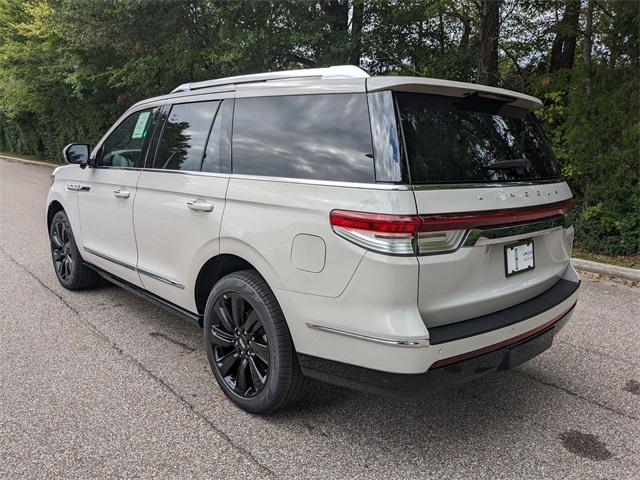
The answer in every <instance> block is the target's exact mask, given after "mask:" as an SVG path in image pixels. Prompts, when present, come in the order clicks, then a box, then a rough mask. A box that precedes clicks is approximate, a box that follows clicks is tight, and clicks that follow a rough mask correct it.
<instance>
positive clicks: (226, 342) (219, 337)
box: [211, 326, 233, 347]
mask: <svg viewBox="0 0 640 480" xmlns="http://www.w3.org/2000/svg"><path fill="white" fill-rule="evenodd" d="M211 343H213V344H214V345H217V346H219V347H232V346H233V336H232V335H229V334H228V333H227V332H225V331H224V330H221V329H220V328H218V327H215V326H214V327H211Z"/></svg>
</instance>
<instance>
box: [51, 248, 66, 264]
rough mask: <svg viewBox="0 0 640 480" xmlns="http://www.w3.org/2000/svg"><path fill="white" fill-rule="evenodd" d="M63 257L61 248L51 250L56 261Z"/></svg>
mask: <svg viewBox="0 0 640 480" xmlns="http://www.w3.org/2000/svg"><path fill="white" fill-rule="evenodd" d="M63 258H64V253H62V250H60V249H59V248H55V249H54V250H53V259H54V260H55V261H56V262H59V261H60V260H62V259H63Z"/></svg>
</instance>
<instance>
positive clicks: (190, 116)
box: [153, 100, 220, 172]
mask: <svg viewBox="0 0 640 480" xmlns="http://www.w3.org/2000/svg"><path fill="white" fill-rule="evenodd" d="M219 105H220V101H218V100H215V101H212V102H198V103H182V104H175V105H172V106H171V110H170V112H169V114H168V116H167V120H166V121H165V124H164V127H163V129H162V134H161V136H160V141H159V142H158V150H157V153H156V157H155V160H154V162H153V168H160V169H167V170H186V171H195V172H199V171H200V169H201V168H202V162H203V159H204V154H205V147H206V145H207V140H208V138H209V132H210V131H211V126H212V123H213V119H214V118H215V116H216V112H217V111H218V107H219Z"/></svg>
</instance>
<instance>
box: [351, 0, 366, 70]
mask: <svg viewBox="0 0 640 480" xmlns="http://www.w3.org/2000/svg"><path fill="white" fill-rule="evenodd" d="M363 22H364V0H353V13H352V16H351V55H350V56H349V63H350V64H351V65H357V66H360V60H361V58H362V24H363Z"/></svg>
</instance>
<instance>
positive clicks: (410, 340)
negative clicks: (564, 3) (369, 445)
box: [47, 66, 580, 412]
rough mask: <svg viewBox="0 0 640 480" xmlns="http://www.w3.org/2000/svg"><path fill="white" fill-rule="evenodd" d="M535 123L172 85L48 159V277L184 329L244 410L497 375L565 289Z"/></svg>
mask: <svg viewBox="0 0 640 480" xmlns="http://www.w3.org/2000/svg"><path fill="white" fill-rule="evenodd" d="M539 106H541V102H540V101H539V100H538V99H536V98H532V97H529V96H527V95H523V94H520V93H516V92H511V91H507V90H502V89H498V88H492V87H485V86H480V85H473V84H468V83H458V82H450V81H444V80H434V79H428V78H414V77H399V76H396V77H391V76H390V77H370V76H369V75H367V74H366V73H365V72H364V71H362V70H360V69H358V68H356V67H348V66H347V67H331V68H326V69H310V70H302V71H289V72H276V73H265V74H258V75H248V76H240V77H232V78H226V79H218V80H212V81H205V82H199V83H192V84H187V85H182V86H180V87H178V88H177V89H175V90H174V91H173V92H171V94H169V95H164V96H161V97H156V98H152V99H149V100H144V101H141V102H138V103H137V104H135V105H134V106H133V107H131V108H130V109H129V110H128V111H127V112H125V114H124V115H123V116H122V117H121V118H120V119H119V120H118V121H117V122H116V123H115V125H114V126H113V127H112V128H111V129H110V130H109V131H108V132H107V133H106V135H105V136H104V137H103V139H102V140H101V141H100V142H99V143H98V144H97V146H96V147H95V148H94V149H93V151H91V152H90V151H89V150H90V148H89V146H88V145H86V144H71V145H69V146H67V147H66V148H65V157H66V159H67V160H68V162H69V163H70V164H72V165H68V166H65V167H60V168H58V169H56V171H55V172H54V179H53V184H52V187H51V190H50V192H49V197H48V200H47V222H48V227H49V232H50V237H51V252H52V257H53V263H54V267H55V271H56V274H57V276H58V279H59V280H60V283H61V284H62V285H63V286H64V287H66V288H69V289H79V288H84V287H88V286H90V285H92V284H94V283H95V282H96V281H97V280H98V278H99V276H102V277H105V278H107V279H108V280H110V281H112V282H114V283H116V284H118V285H121V286H123V287H125V288H128V289H130V290H132V291H134V292H136V293H138V294H141V295H142V296H144V297H146V298H148V299H150V300H152V301H154V302H156V303H158V304H160V305H162V306H164V307H166V308H168V309H169V310H171V311H173V312H176V313H178V314H180V315H182V316H184V317H187V318H189V319H191V320H193V321H194V322H198V323H199V324H200V325H202V326H203V329H204V341H205V348H206V351H207V355H208V358H209V362H210V363H211V368H212V370H213V373H214V375H215V378H216V380H217V381H218V383H219V385H220V387H221V388H222V390H223V391H224V393H225V394H226V395H227V396H228V397H229V398H230V399H231V400H233V401H234V402H235V403H236V404H237V405H239V406H240V407H242V408H244V409H245V410H248V411H251V412H268V411H273V410H275V409H277V408H280V407H283V406H285V405H287V404H289V403H291V402H292V401H293V400H295V399H296V398H297V397H299V396H300V394H301V392H302V391H303V388H304V385H305V383H306V379H307V378H315V379H320V380H323V381H327V382H333V383H336V384H339V385H345V386H350V387H354V388H358V389H361V390H366V391H372V392H380V393H394V394H400V395H405V396H406V395H410V396H420V395H424V394H425V393H427V392H429V391H431V390H433V389H435V388H438V387H440V386H442V385H445V384H449V383H451V382H458V381H460V380H462V379H466V378H468V377H472V376H476V375H478V374H481V373H485V372H489V371H495V370H503V369H508V368H511V367H513V366H515V365H518V364H520V363H522V362H524V361H526V360H528V359H530V358H532V357H533V356H535V355H537V354H539V353H540V352H542V351H544V350H545V349H547V348H548V347H549V346H550V345H551V343H552V340H553V337H554V336H555V335H556V334H557V333H558V331H560V329H561V328H562V327H563V326H564V325H565V323H566V322H567V321H568V320H569V318H570V316H571V313H572V310H573V308H574V306H575V304H576V296H577V289H578V286H579V283H580V281H579V278H578V275H577V274H576V272H575V271H574V269H573V268H572V266H571V264H570V261H569V260H570V253H571V247H572V241H573V228H572V227H571V226H570V225H568V224H567V221H566V218H567V217H566V215H567V212H568V210H569V209H570V208H571V206H572V195H571V192H570V191H569V188H568V186H567V184H566V183H565V182H564V181H563V179H562V178H561V175H560V170H559V168H558V165H557V162H556V160H555V158H554V156H553V153H552V151H551V149H550V147H549V144H548V142H547V140H546V139H545V137H544V135H543V133H542V131H541V129H540V126H539V125H538V123H537V121H536V119H535V116H534V115H533V113H531V111H532V110H534V109H535V108H538V107H539Z"/></svg>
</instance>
